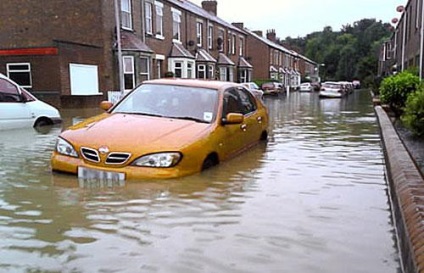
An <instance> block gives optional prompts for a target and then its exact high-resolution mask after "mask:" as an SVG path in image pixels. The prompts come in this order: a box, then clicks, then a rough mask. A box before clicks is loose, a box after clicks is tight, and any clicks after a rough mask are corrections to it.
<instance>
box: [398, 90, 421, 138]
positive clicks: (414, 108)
mask: <svg viewBox="0 0 424 273" xmlns="http://www.w3.org/2000/svg"><path fill="white" fill-rule="evenodd" d="M401 120H402V122H403V124H404V125H405V127H407V128H408V129H410V130H411V132H412V133H414V134H415V135H416V136H424V85H421V86H420V88H419V90H418V91H417V92H414V93H412V94H410V95H409V97H408V99H407V100H406V104H405V108H404V112H403V115H402V117H401Z"/></svg>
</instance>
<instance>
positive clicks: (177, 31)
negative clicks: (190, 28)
mask: <svg viewBox="0 0 424 273" xmlns="http://www.w3.org/2000/svg"><path fill="white" fill-rule="evenodd" d="M172 20H173V24H172V33H173V35H172V39H173V40H175V41H181V11H179V10H176V9H172Z"/></svg>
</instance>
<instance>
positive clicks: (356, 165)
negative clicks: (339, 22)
mask: <svg viewBox="0 0 424 273" xmlns="http://www.w3.org/2000/svg"><path fill="white" fill-rule="evenodd" d="M266 104H267V105H268V106H269V110H270V116H271V121H272V132H271V134H270V140H269V142H268V143H267V144H262V145H259V146H257V147H255V148H253V149H252V150H250V151H248V152H247V153H244V154H243V155H242V156H240V157H238V158H235V159H234V160H232V161H229V162H226V163H224V164H221V165H220V166H218V167H216V168H214V169H211V170H209V171H207V172H204V173H202V174H199V175H194V176H190V177H186V178H183V179H176V180H166V181H163V180H159V181H157V180H151V181H137V182H131V183H128V182H127V183H122V184H110V183H101V182H87V181H78V180H77V179H76V178H74V177H70V176H66V175H57V174H55V175H52V174H51V172H50V166H49V159H50V154H51V151H52V149H53V145H54V143H55V139H56V136H57V135H58V134H59V132H60V130H61V128H52V129H51V130H50V131H48V132H44V133H38V132H36V131H34V130H33V129H29V130H18V131H9V132H1V133H0V153H1V157H0V180H1V181H0V182H1V183H0V272H155V273H156V272H160V273H168V272H171V273H174V272H181V273H190V272H193V273H194V272H196V273H198V272H205V273H206V272H207V273H215V272H216V273H223V272H237V273H238V272H240V273H241V272H243V273H250V272H255V273H256V272H260V273H264V272H267V273H269V272H278V273H280V272H283V273H285V272H290V273H292V272H302V273H305V272H311V273H317V272H322V273H333V272H334V273H340V272H344V273H347V272H349V273H351V272H352V273H354V272H367V273H368V272H373V273H375V272H384V273H390V272H400V270H399V262H398V254H397V248H396V242H395V239H394V237H395V235H394V227H393V225H392V223H391V214H390V207H389V201H388V195H387V185H386V181H385V178H384V169H385V167H384V162H383V160H384V159H383V153H382V148H381V144H380V139H379V135H378V127H377V123H376V118H375V116H374V113H373V109H372V106H371V99H370V96H369V94H368V92H366V91H358V92H356V93H354V94H352V95H351V96H350V97H349V98H347V99H342V100H339V99H333V100H332V99H330V100H328V99H327V100H322V99H321V100H320V99H318V98H317V96H316V94H309V93H293V94H291V95H290V97H289V98H285V97H282V98H279V99H277V98H267V99H266ZM94 112H97V110H95V111H88V110H87V111H85V112H81V111H66V112H63V115H64V116H65V118H66V121H65V125H66V126H68V125H70V124H71V123H73V122H76V121H78V120H80V119H81V117H78V116H80V115H82V116H88V115H91V114H93V113H94Z"/></svg>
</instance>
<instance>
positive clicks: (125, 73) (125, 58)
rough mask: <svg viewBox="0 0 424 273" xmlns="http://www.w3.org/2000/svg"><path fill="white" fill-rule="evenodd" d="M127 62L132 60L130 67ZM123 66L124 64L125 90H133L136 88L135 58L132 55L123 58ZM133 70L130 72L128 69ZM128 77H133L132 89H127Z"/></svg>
mask: <svg viewBox="0 0 424 273" xmlns="http://www.w3.org/2000/svg"><path fill="white" fill-rule="evenodd" d="M125 60H130V63H131V64H130V66H127V63H126V62H125ZM122 64H123V69H122V70H123V76H124V88H125V90H126V91H127V90H132V89H134V87H135V65H134V64H135V62H134V56H131V55H127V56H122ZM129 67H130V68H131V69H130V70H127V68H129ZM126 75H131V80H132V88H127V82H126V77H125V76H126Z"/></svg>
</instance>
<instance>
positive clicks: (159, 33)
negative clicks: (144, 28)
mask: <svg viewBox="0 0 424 273" xmlns="http://www.w3.org/2000/svg"><path fill="white" fill-rule="evenodd" d="M155 7H156V37H159V38H163V4H162V3H161V2H155Z"/></svg>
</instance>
